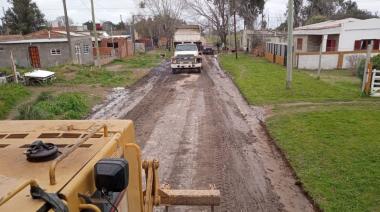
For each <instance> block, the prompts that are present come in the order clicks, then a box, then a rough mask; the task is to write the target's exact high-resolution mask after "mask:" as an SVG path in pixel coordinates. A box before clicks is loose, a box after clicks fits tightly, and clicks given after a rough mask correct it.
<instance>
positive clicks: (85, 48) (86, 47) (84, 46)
mask: <svg viewBox="0 0 380 212" xmlns="http://www.w3.org/2000/svg"><path fill="white" fill-rule="evenodd" d="M89 52H90V46H89V45H87V44H85V45H83V54H88V53H89Z"/></svg>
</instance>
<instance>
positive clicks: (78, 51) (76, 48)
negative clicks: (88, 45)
mask: <svg viewBox="0 0 380 212" xmlns="http://www.w3.org/2000/svg"><path fill="white" fill-rule="evenodd" d="M75 54H77V55H78V54H80V45H78V44H77V45H75Z"/></svg>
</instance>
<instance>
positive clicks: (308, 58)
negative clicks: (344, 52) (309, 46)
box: [298, 54, 339, 70]
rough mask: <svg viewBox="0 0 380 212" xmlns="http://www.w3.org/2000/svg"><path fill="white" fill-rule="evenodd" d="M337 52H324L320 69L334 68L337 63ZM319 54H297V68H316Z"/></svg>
mask: <svg viewBox="0 0 380 212" xmlns="http://www.w3.org/2000/svg"><path fill="white" fill-rule="evenodd" d="M338 58H339V55H338V54H325V55H322V69H336V68H337V64H338ZM318 65H319V55H317V54H316V55H299V58H298V68H299V69H310V70H314V69H318Z"/></svg>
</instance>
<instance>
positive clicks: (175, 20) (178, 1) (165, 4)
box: [144, 0, 186, 38]
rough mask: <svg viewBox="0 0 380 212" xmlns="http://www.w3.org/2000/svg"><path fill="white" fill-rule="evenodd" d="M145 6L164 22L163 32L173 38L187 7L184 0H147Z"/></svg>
mask: <svg viewBox="0 0 380 212" xmlns="http://www.w3.org/2000/svg"><path fill="white" fill-rule="evenodd" d="M144 6H145V7H146V8H147V9H149V10H150V12H151V13H152V14H153V16H154V17H155V19H159V21H160V23H161V24H162V26H160V27H161V29H162V33H163V34H164V35H165V36H166V37H167V38H172V37H173V35H174V31H175V28H176V27H177V26H178V25H179V24H181V23H182V21H181V16H182V12H183V10H184V9H185V6H186V2H185V1H184V0H145V1H144Z"/></svg>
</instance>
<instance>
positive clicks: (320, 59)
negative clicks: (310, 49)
mask: <svg viewBox="0 0 380 212" xmlns="http://www.w3.org/2000/svg"><path fill="white" fill-rule="evenodd" d="M323 44H324V42H323V40H322V41H321V46H320V47H319V61H318V75H317V79H320V78H321V70H322V51H323Z"/></svg>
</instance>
